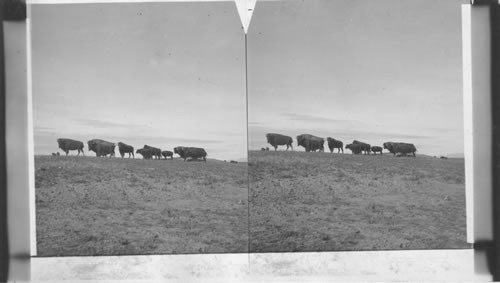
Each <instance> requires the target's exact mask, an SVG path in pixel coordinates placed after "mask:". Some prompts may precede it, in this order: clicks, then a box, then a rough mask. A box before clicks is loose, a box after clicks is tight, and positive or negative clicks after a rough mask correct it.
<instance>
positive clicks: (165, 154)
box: [161, 150, 174, 159]
mask: <svg viewBox="0 0 500 283" xmlns="http://www.w3.org/2000/svg"><path fill="white" fill-rule="evenodd" d="M161 155H163V157H165V159H167V157H170V159H174V153H173V152H171V151H170V150H165V151H162V152H161Z"/></svg>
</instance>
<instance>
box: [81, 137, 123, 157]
mask: <svg viewBox="0 0 500 283" xmlns="http://www.w3.org/2000/svg"><path fill="white" fill-rule="evenodd" d="M87 144H88V145H89V151H93V152H95V155H96V156H97V157H100V156H107V155H108V154H109V156H115V147H116V145H115V144H114V143H112V142H108V141H105V140H101V139H92V140H89V141H88V142H87Z"/></svg>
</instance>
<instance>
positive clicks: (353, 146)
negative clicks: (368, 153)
mask: <svg viewBox="0 0 500 283" xmlns="http://www.w3.org/2000/svg"><path fill="white" fill-rule="evenodd" d="M345 148H346V149H350V150H351V151H352V154H356V155H357V154H360V153H362V152H363V150H364V146H363V145H361V144H354V143H353V144H348V145H346V146H345Z"/></svg>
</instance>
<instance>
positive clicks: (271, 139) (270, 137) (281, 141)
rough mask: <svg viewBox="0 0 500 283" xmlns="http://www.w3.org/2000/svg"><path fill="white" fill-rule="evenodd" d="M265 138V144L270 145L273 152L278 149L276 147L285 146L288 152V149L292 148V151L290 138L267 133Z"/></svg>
mask: <svg viewBox="0 0 500 283" xmlns="http://www.w3.org/2000/svg"><path fill="white" fill-rule="evenodd" d="M266 138H267V143H268V144H270V145H272V146H273V147H274V150H277V149H278V145H286V150H288V148H292V150H293V146H292V143H293V139H292V137H289V136H285V135H281V134H275V133H269V134H266Z"/></svg>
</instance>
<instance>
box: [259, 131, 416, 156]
mask: <svg viewBox="0 0 500 283" xmlns="http://www.w3.org/2000/svg"><path fill="white" fill-rule="evenodd" d="M266 138H267V142H268V143H269V144H270V145H271V146H272V147H274V150H277V149H278V146H280V145H286V150H288V149H289V148H291V149H292V150H293V145H292V143H293V139H292V137H289V136H285V135H281V134H276V133H269V134H266ZM326 141H327V144H328V148H329V149H330V152H331V153H333V151H334V150H335V149H337V150H338V151H337V152H338V153H340V151H342V153H344V149H343V148H344V143H343V142H342V141H340V140H336V139H334V138H331V137H328V138H326ZM324 144H325V139H324V138H320V137H316V136H313V135H309V134H302V135H298V136H297V145H298V146H302V147H304V148H305V150H306V152H311V151H312V152H314V151H325V147H324ZM345 148H346V149H350V150H351V152H352V153H353V154H370V153H373V154H377V153H380V154H382V152H383V150H384V149H387V150H388V151H389V152H390V153H392V154H393V156H408V155H410V154H411V155H412V156H413V157H415V152H416V151H417V148H416V147H415V145H413V144H411V143H403V142H385V143H384V144H383V148H382V147H381V146H371V145H370V144H368V143H364V142H361V141H357V140H354V141H353V142H352V143H350V144H347V145H346V146H345ZM261 150H269V148H266V149H264V148H261Z"/></svg>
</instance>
